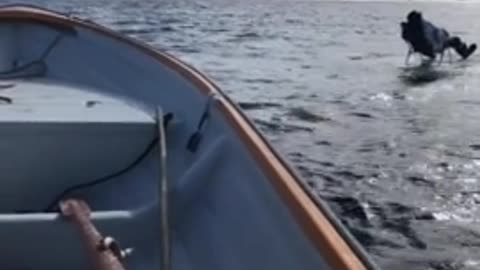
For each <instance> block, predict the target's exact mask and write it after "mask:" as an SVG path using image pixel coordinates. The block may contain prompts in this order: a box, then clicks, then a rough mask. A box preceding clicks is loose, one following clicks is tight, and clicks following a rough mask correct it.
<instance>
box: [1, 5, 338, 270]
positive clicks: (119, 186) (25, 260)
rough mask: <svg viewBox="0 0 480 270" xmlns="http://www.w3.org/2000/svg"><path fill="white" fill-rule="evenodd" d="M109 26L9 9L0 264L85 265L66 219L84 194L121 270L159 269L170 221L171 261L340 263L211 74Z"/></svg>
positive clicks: (235, 265)
mask: <svg viewBox="0 0 480 270" xmlns="http://www.w3.org/2000/svg"><path fill="white" fill-rule="evenodd" d="M102 31H106V30H102ZM102 31H97V30H94V29H93V28H86V27H82V26H81V25H79V26H74V25H66V26H65V25H60V24H50V23H47V22H43V21H41V20H38V21H37V20H31V19H21V18H20V19H14V18H8V19H5V18H3V17H2V16H1V12H0V151H1V152H2V155H1V156H0V172H1V175H2V181H1V182H0V193H1V196H0V239H2V241H0V250H1V252H2V256H1V258H0V266H1V267H2V268H3V269H45V270H46V269H60V268H62V269H67V268H68V269H71V270H77V269H78V270H80V269H87V268H89V265H88V262H89V258H88V254H86V253H85V252H84V251H83V249H82V243H81V240H80V238H79V235H78V233H77V232H76V229H75V228H74V226H72V225H71V224H69V223H68V222H65V220H63V219H62V218H61V217H60V216H59V214H58V203H59V202H60V201H61V200H62V199H66V198H82V199H84V200H85V201H87V202H88V204H89V205H90V207H91V209H92V213H91V219H92V221H93V223H94V224H95V225H96V226H97V228H98V229H99V231H100V232H102V233H103V234H105V235H110V236H112V237H114V238H115V239H116V240H117V241H118V242H119V243H120V244H121V245H122V247H125V248H126V247H130V248H133V253H132V254H131V255H130V256H129V257H127V258H126V259H125V268H126V269H163V268H162V256H161V254H162V251H161V250H162V239H163V238H164V237H165V234H164V232H165V231H163V230H162V219H164V218H168V220H169V221H168V224H169V233H170V236H169V239H170V240H171V241H170V242H169V245H170V249H171V269H208V270H215V269H218V270H220V269H230V270H235V269H305V270H307V269H317V270H318V269H332V268H331V267H329V266H328V265H327V264H326V255H322V254H320V252H319V251H318V249H317V248H316V247H315V246H314V245H313V244H312V242H311V240H310V239H308V237H307V236H306V234H305V233H304V232H303V231H302V229H301V227H300V226H299V224H298V223H297V221H296V219H295V218H294V216H293V215H292V213H291V211H289V208H288V207H287V205H286V204H285V202H284V201H283V200H282V198H281V197H280V196H279V194H278V193H277V192H276V190H275V188H274V187H273V186H272V183H271V182H270V181H268V180H267V172H266V171H265V170H264V169H263V168H261V167H260V166H259V165H258V163H257V162H256V159H255V157H254V156H253V155H252V152H251V151H250V150H248V149H247V147H246V146H245V144H244V143H243V142H242V140H241V139H240V135H239V134H238V132H236V131H235V129H234V128H233V127H232V125H231V123H229V121H227V119H226V118H225V116H224V115H223V114H222V112H221V110H219V109H218V106H216V105H215V104H216V100H217V99H218V98H219V97H218V95H216V94H212V93H206V92H205V91H204V90H203V89H199V86H198V83H195V80H198V78H199V77H201V76H202V75H198V74H196V75H194V76H193V75H192V76H189V75H188V74H187V75H185V74H182V72H180V71H178V70H175V69H173V68H172V67H171V65H169V64H166V63H167V62H168V61H170V60H168V59H167V56H164V57H165V59H166V60H164V63H162V62H161V61H159V60H158V59H157V58H155V57H153V54H152V53H148V52H145V51H144V50H140V49H139V48H138V47H136V46H134V45H133V44H132V43H131V42H128V40H122V39H121V38H118V36H114V35H107V34H105V33H108V32H105V33H104V32H102ZM177 65H181V64H177ZM179 70H181V69H179ZM183 73H184V72H183ZM195 76H196V77H195ZM159 130H160V131H164V133H165V134H164V135H165V136H162V135H161V132H160V131H159ZM162 139H164V142H165V147H164V149H162V147H161V146H162V143H161V142H162ZM162 150H163V151H165V152H166V158H165V157H163V156H162V154H161V153H162ZM162 159H164V160H163V161H165V165H164V166H162ZM162 175H164V177H162ZM164 178H165V179H164ZM162 179H163V181H166V182H167V183H168V192H166V193H165V192H164V193H162V190H161V183H162ZM167 195H168V204H169V206H168V213H164V212H162V210H161V209H162V207H161V206H162V196H167Z"/></svg>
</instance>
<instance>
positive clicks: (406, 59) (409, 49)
mask: <svg viewBox="0 0 480 270" xmlns="http://www.w3.org/2000/svg"><path fill="white" fill-rule="evenodd" d="M412 53H413V51H412V48H411V47H410V48H408V52H407V56H406V57H405V65H406V66H408V60H409V59H410V56H411V55H412Z"/></svg>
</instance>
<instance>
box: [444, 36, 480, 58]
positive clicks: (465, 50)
mask: <svg viewBox="0 0 480 270" xmlns="http://www.w3.org/2000/svg"><path fill="white" fill-rule="evenodd" d="M448 45H449V46H450V47H452V48H453V49H455V51H456V52H457V53H458V54H459V55H460V56H461V57H462V58H463V59H467V58H468V57H469V56H470V55H472V54H473V52H475V50H476V49H477V44H475V43H473V44H471V45H470V46H469V47H467V44H465V43H464V42H463V41H462V40H461V39H460V38H459V37H453V38H451V39H450V40H449V41H448Z"/></svg>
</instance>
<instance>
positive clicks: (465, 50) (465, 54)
mask: <svg viewBox="0 0 480 270" xmlns="http://www.w3.org/2000/svg"><path fill="white" fill-rule="evenodd" d="M476 49H477V44H475V43H473V44H471V45H470V46H469V47H468V48H467V46H466V45H464V46H463V49H462V51H461V52H459V54H460V55H461V56H462V58H463V59H467V58H468V57H469V56H470V55H472V53H473V52H475V50H476Z"/></svg>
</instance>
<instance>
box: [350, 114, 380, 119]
mask: <svg viewBox="0 0 480 270" xmlns="http://www.w3.org/2000/svg"><path fill="white" fill-rule="evenodd" d="M349 115H352V116H356V117H360V118H370V119H373V118H375V117H374V116H373V115H371V114H369V113H364V112H352V113H349Z"/></svg>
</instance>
